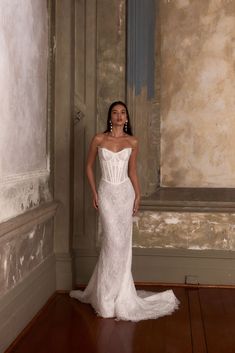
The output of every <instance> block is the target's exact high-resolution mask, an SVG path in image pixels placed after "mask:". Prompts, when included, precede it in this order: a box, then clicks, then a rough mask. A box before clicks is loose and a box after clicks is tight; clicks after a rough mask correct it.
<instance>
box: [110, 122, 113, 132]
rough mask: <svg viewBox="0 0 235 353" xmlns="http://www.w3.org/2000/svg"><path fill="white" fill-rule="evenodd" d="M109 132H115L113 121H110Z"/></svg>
mask: <svg viewBox="0 0 235 353" xmlns="http://www.w3.org/2000/svg"><path fill="white" fill-rule="evenodd" d="M109 130H110V132H112V130H113V124H112V121H111V120H109Z"/></svg>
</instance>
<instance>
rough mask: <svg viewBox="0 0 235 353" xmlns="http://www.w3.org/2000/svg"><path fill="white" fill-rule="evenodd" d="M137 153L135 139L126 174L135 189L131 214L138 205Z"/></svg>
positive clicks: (136, 209) (134, 212)
mask: <svg viewBox="0 0 235 353" xmlns="http://www.w3.org/2000/svg"><path fill="white" fill-rule="evenodd" d="M137 155H138V141H137V140H135V147H134V149H133V150H132V153H131V157H130V160H129V166H128V174H129V177H130V179H131V182H132V185H133V188H134V190H135V201H134V207H133V216H134V215H135V214H136V213H137V211H138V209H139V205H140V185H139V180H138V176H137V167H136V164H137Z"/></svg>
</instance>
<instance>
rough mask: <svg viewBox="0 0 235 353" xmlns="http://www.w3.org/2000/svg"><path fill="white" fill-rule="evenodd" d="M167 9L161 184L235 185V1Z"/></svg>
mask: <svg viewBox="0 0 235 353" xmlns="http://www.w3.org/2000/svg"><path fill="white" fill-rule="evenodd" d="M160 4H161V6H160V15H161V63H162V66H161V185H162V186H168V187H169V186H172V187H179V186H183V187H235V178H234V173H235V154H234V149H235V123H234V111H235V99H234V94H235V70H234V65H235V49H234V48H235V46H234V43H235V3H234V1H233V0H227V1H225V0H208V1H205V0H197V1H195V0H161V2H160Z"/></svg>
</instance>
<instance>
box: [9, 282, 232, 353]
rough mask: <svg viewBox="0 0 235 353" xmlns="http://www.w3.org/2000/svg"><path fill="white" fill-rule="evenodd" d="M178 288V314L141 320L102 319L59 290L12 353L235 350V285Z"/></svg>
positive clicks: (213, 352) (214, 352)
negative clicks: (215, 287)
mask: <svg viewBox="0 0 235 353" xmlns="http://www.w3.org/2000/svg"><path fill="white" fill-rule="evenodd" d="M149 289H150V290H153V289H154V290H155V291H162V290H163V288H159V287H151V288H149ZM164 289H168V288H164ZM174 292H175V294H176V296H177V297H178V299H179V300H180V301H181V305H180V309H179V310H178V311H177V312H175V313H174V314H173V315H171V316H166V317H163V318H160V319H158V320H146V321H140V322H138V323H132V322H124V321H115V320H114V319H102V318H100V317H97V316H96V315H95V314H94V312H93V310H92V308H91V307H90V306H89V305H87V304H82V303H80V302H79V301H77V300H75V299H71V298H70V297H69V296H68V295H67V294H57V295H56V296H55V298H54V299H53V300H52V301H51V302H50V304H49V305H48V306H47V307H46V309H45V310H43V311H42V313H41V314H40V316H39V317H38V318H37V320H36V321H35V322H34V323H33V325H32V326H31V327H30V329H29V330H28V331H27V332H26V334H25V335H24V336H23V337H22V338H21V339H20V340H19V341H18V343H17V344H16V345H15V346H14V347H13V348H12V349H11V350H8V353H9V352H11V353H31V352H32V353H93V352H94V353H131V352H132V353H191V352H192V353H206V352H207V353H234V352H235V289H214V288H213V289H211V288H200V289H196V288H191V289H190V288H179V287H178V288H174Z"/></svg>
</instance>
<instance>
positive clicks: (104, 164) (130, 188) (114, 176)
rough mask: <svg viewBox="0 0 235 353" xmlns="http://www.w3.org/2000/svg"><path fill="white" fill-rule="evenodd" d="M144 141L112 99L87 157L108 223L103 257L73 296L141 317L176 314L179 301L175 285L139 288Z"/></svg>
mask: <svg viewBox="0 0 235 353" xmlns="http://www.w3.org/2000/svg"><path fill="white" fill-rule="evenodd" d="M137 153H138V141H137V139H136V138H135V137H134V136H132V131H131V125H130V118H129V113H128V110H127V107H126V105H125V104H124V103H123V102H120V101H117V102H114V103H112V104H111V106H110V108H109V112H108V119H107V129H106V131H105V132H104V133H101V134H97V135H95V136H94V138H93V140H92V142H91V145H90V149H89V153H88V159H87V177H88V180H89V184H90V186H91V190H92V193H93V205H94V207H95V208H96V209H97V210H98V211H99V215H100V217H101V223H102V228H103V239H102V246H101V251H100V255H99V260H98V262H97V264H96V267H95V269H94V272H93V274H92V277H91V279H90V281H89V283H88V286H87V287H86V289H85V291H84V292H82V291H72V292H70V296H71V297H74V298H76V299H79V300H80V301H82V302H84V303H90V304H91V305H92V306H93V308H94V309H95V311H96V312H97V314H98V315H100V316H102V317H105V318H110V317H115V318H117V319H121V320H131V321H139V320H144V319H151V318H158V317H160V316H164V315H169V314H171V313H172V312H173V311H174V310H175V309H176V308H177V307H178V304H179V301H178V300H177V299H176V297H175V296H174V293H173V292H172V291H171V290H168V291H165V292H162V293H148V292H144V291H138V294H139V295H141V296H138V295H137V292H136V290H135V286H134V282H133V278H132V274H131V257H132V216H133V215H135V214H136V213H137V211H138V208H139V203H140V187H139V182H138V178H137V173H136V159H137ZM97 154H98V155H99V160H100V166H101V174H102V175H101V181H100V184H99V189H98V192H97V189H96V183H95V177H94V173H93V165H94V162H95V158H96V156H97Z"/></svg>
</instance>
